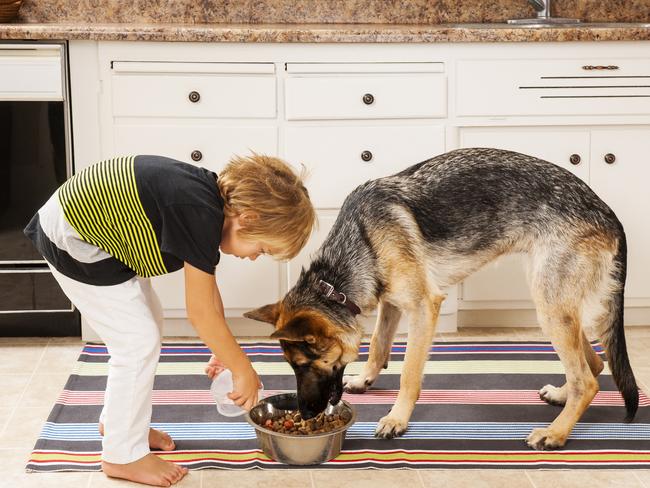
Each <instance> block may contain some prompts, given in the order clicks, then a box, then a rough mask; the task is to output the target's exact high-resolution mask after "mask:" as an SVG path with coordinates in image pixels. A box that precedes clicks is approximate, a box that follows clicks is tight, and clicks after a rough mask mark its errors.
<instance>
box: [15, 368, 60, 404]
mask: <svg viewBox="0 0 650 488" xmlns="http://www.w3.org/2000/svg"><path fill="white" fill-rule="evenodd" d="M69 377H70V374H69V373H57V374H35V375H34V376H32V379H31V380H30V381H29V384H28V385H27V388H26V389H25V393H24V394H23V397H22V399H21V400H20V406H21V407H46V406H49V407H50V408H51V407H52V406H54V402H56V399H57V398H58V397H59V395H60V394H61V392H62V391H63V387H64V386H65V384H66V382H67V381H68V378H69Z"/></svg>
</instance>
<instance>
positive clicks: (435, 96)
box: [285, 73, 447, 120]
mask: <svg viewBox="0 0 650 488" xmlns="http://www.w3.org/2000/svg"><path fill="white" fill-rule="evenodd" d="M285 97H286V117H287V120H325V119H401V118H438V117H445V116H446V115H447V79H446V77H445V75H444V74H441V73H437V74H436V73H428V74H426V73H419V74H385V75H378V74H373V75H339V76H336V75H329V76H291V77H289V78H287V80H286V82H285Z"/></svg>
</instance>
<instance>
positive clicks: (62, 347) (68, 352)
mask: <svg viewBox="0 0 650 488" xmlns="http://www.w3.org/2000/svg"><path fill="white" fill-rule="evenodd" d="M83 346H84V344H83V343H82V342H81V341H79V342H78V343H74V344H52V343H50V344H48V345H47V348H46V349H45V352H44V353H43V358H42V359H41V362H40V364H39V366H38V368H37V370H36V373H37V374H39V373H40V374H52V373H70V372H71V371H72V368H73V367H74V365H75V364H76V362H77V359H79V354H81V350H82V349H83Z"/></svg>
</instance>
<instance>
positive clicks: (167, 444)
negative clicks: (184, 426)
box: [99, 422, 176, 451]
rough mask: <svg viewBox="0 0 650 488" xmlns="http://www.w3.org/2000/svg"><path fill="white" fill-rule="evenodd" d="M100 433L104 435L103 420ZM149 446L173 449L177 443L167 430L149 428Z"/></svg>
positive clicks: (100, 424)
mask: <svg viewBox="0 0 650 488" xmlns="http://www.w3.org/2000/svg"><path fill="white" fill-rule="evenodd" d="M99 433H100V434H101V435H104V424H102V423H101V422H100V423H99ZM149 447H150V448H151V449H161V450H163V451H173V450H174V449H176V444H175V443H174V440H173V439H172V438H171V437H170V435H169V434H168V433H167V432H163V431H161V430H156V429H149Z"/></svg>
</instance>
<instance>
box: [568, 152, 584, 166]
mask: <svg viewBox="0 0 650 488" xmlns="http://www.w3.org/2000/svg"><path fill="white" fill-rule="evenodd" d="M580 161H582V158H580V155H579V154H572V155H571V156H570V157H569V162H570V163H571V164H573V165H578V164H580Z"/></svg>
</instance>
